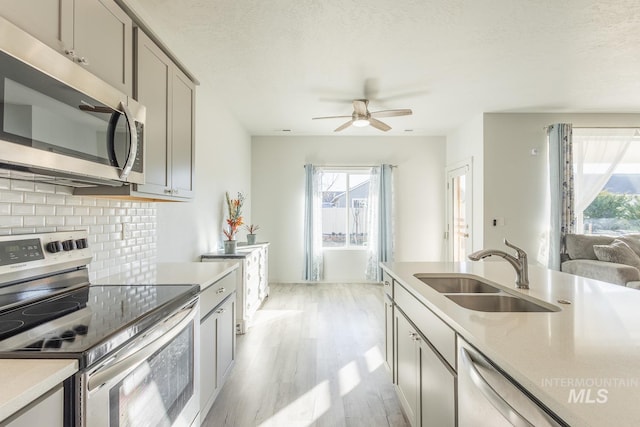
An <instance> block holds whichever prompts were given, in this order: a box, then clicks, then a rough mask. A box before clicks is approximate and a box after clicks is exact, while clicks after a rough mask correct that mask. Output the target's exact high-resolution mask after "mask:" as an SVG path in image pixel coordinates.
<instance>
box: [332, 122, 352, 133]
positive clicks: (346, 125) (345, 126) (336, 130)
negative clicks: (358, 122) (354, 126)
mask: <svg viewBox="0 0 640 427" xmlns="http://www.w3.org/2000/svg"><path fill="white" fill-rule="evenodd" d="M351 123H353V120H349V121H348V122H347V123H344V124H343V125H341V126H339V127H337V128H336V129H335V130H334V132H340V131H341V130H345V129H346V128H348V127H349V126H351Z"/></svg>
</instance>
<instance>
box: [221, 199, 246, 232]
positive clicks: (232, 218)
mask: <svg viewBox="0 0 640 427" xmlns="http://www.w3.org/2000/svg"><path fill="white" fill-rule="evenodd" d="M225 196H226V198H227V211H228V217H227V225H228V227H229V228H228V229H224V230H222V232H223V233H224V235H225V236H227V239H228V240H233V238H234V237H235V235H236V233H237V232H238V227H240V226H241V225H242V224H243V222H242V204H243V203H244V195H243V194H242V193H240V192H238V197H237V198H236V199H232V198H230V197H229V192H226V193H225Z"/></svg>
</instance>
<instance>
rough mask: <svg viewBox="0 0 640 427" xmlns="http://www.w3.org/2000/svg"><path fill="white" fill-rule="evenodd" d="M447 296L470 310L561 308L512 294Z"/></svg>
mask: <svg viewBox="0 0 640 427" xmlns="http://www.w3.org/2000/svg"><path fill="white" fill-rule="evenodd" d="M446 297H447V298H449V299H450V300H452V301H453V302H455V303H456V304H458V305H459V306H462V307H464V308H468V309H470V310H476V311H487V312H554V311H560V309H559V308H556V307H553V306H552V307H553V308H550V307H546V306H543V305H540V304H536V303H534V302H531V301H529V300H526V299H524V298H518V297H514V296H510V295H472V294H467V295H446Z"/></svg>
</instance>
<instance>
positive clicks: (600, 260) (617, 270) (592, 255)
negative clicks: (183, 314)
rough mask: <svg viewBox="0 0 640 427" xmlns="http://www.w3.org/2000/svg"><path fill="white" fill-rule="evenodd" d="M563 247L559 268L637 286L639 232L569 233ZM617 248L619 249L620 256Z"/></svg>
mask: <svg viewBox="0 0 640 427" xmlns="http://www.w3.org/2000/svg"><path fill="white" fill-rule="evenodd" d="M614 241H615V242H614ZM620 241H622V242H624V243H620ZM594 245H596V246H597V247H596V248H595V249H594ZM564 246H565V248H564V253H563V254H562V265H561V267H560V269H561V270H562V271H564V272H566V273H570V274H575V275H578V276H583V277H588V278H591V279H596V280H602V281H603V282H609V283H614V284H616V285H622V286H627V287H629V288H634V289H640V235H638V234H628V235H624V236H604V235H587V234H569V235H567V236H566V238H565V245H564ZM620 246H624V247H623V248H620ZM629 248H630V249H631V252H630V251H629ZM619 249H622V250H623V252H624V254H623V256H621V255H620V251H619ZM596 252H597V254H596ZM612 254H613V255H612ZM611 261H616V262H611Z"/></svg>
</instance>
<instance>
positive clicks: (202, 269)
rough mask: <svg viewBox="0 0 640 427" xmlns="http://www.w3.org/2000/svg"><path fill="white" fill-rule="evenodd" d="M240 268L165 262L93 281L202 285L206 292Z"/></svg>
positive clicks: (235, 266) (99, 283) (231, 263)
mask: <svg viewBox="0 0 640 427" xmlns="http://www.w3.org/2000/svg"><path fill="white" fill-rule="evenodd" d="M237 268H238V263H237V262H234V261H229V262H163V263H157V264H151V265H149V266H146V267H143V268H139V269H133V270H129V271H125V272H122V273H119V274H115V275H112V276H108V277H104V278H102V279H98V280H95V281H93V282H92V283H93V284H96V285H106V284H109V285H133V284H136V285H141V284H142V285H182V284H191V285H200V289H201V290H204V289H206V288H207V287H208V286H209V285H211V284H213V283H215V282H217V281H218V280H220V279H222V278H223V277H224V276H226V275H227V274H229V273H230V272H232V271H233V270H235V269H237Z"/></svg>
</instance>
